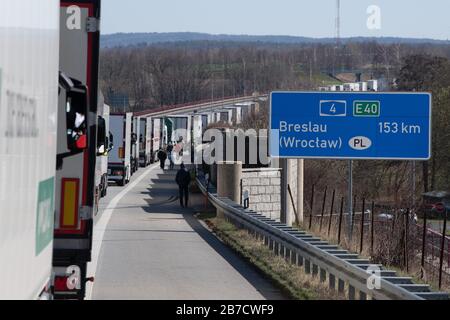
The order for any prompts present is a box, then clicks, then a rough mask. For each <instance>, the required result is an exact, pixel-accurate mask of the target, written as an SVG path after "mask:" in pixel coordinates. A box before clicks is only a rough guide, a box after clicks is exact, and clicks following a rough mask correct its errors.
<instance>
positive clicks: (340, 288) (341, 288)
mask: <svg viewBox="0 0 450 320" xmlns="http://www.w3.org/2000/svg"><path fill="white" fill-rule="evenodd" d="M344 291H345V282H344V280H342V279H338V292H339V293H344Z"/></svg>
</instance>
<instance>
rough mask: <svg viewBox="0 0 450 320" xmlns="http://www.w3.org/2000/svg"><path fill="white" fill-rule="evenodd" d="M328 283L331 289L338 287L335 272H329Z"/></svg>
mask: <svg viewBox="0 0 450 320" xmlns="http://www.w3.org/2000/svg"><path fill="white" fill-rule="evenodd" d="M328 284H329V286H330V289H331V290H335V289H336V277H335V276H334V274H331V273H330V274H328Z"/></svg>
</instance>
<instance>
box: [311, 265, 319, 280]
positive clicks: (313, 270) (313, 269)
mask: <svg viewBox="0 0 450 320" xmlns="http://www.w3.org/2000/svg"><path fill="white" fill-rule="evenodd" d="M318 273H319V266H318V265H317V264H314V263H313V264H312V275H313V277H315V276H317V274H318Z"/></svg>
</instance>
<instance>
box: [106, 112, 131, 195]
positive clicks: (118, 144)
mask: <svg viewBox="0 0 450 320" xmlns="http://www.w3.org/2000/svg"><path fill="white" fill-rule="evenodd" d="M132 116H133V114H132V113H112V114H111V115H110V117H109V119H110V123H109V130H110V131H111V134H112V136H113V141H112V142H111V144H112V150H111V151H110V152H109V154H108V179H109V180H110V181H114V182H116V183H117V184H118V185H119V186H124V185H126V184H127V183H128V182H129V181H130V179H131V124H132Z"/></svg>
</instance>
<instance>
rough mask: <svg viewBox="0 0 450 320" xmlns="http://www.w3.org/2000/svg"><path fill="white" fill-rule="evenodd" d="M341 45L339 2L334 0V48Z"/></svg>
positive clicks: (339, 0)
mask: <svg viewBox="0 0 450 320" xmlns="http://www.w3.org/2000/svg"><path fill="white" fill-rule="evenodd" d="M340 44H341V0H336V46H339V45H340Z"/></svg>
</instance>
